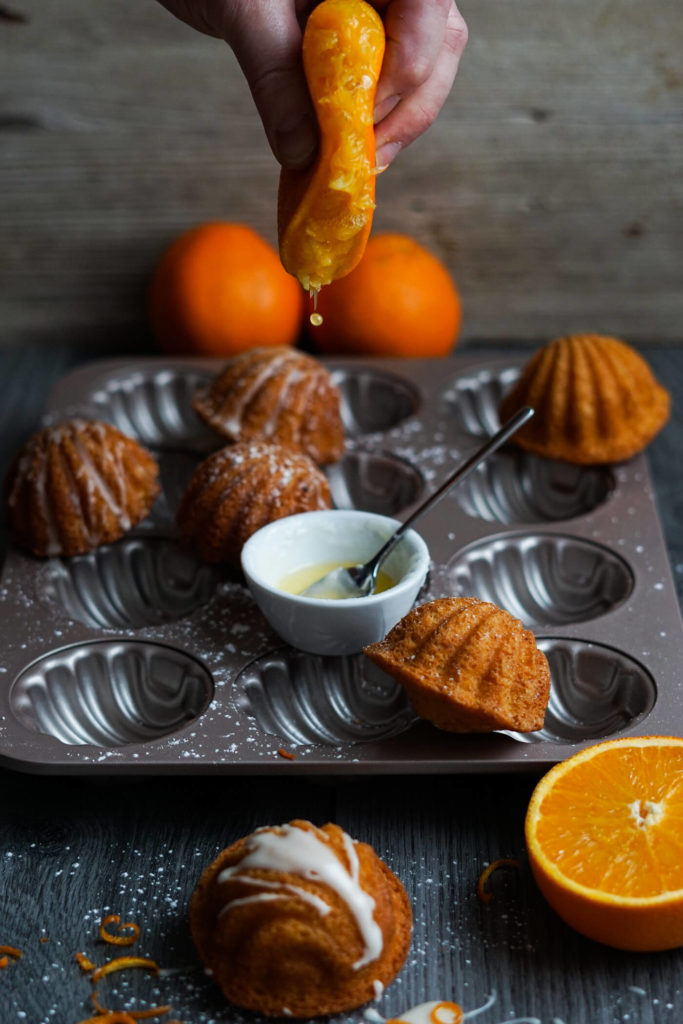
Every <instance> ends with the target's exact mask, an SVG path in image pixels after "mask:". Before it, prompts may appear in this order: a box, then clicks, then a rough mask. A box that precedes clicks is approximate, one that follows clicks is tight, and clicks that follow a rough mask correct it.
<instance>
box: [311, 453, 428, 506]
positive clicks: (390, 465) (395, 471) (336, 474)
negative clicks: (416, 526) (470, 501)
mask: <svg viewBox="0 0 683 1024" xmlns="http://www.w3.org/2000/svg"><path fill="white" fill-rule="evenodd" d="M325 472H326V475H327V479H328V481H329V484H330V492H331V494H332V500H333V502H334V504H335V506H336V507H337V508H358V509H362V510H363V511H365V512H378V513H380V514H381V515H387V516H395V515H398V514H399V513H400V512H402V511H403V510H404V509H406V508H408V506H409V505H412V504H413V503H414V502H415V501H417V499H418V498H419V497H420V495H421V494H422V492H423V490H424V480H423V479H422V476H421V474H420V472H419V471H418V470H417V469H416V468H415V466H413V465H411V464H410V463H409V462H406V460H405V459H400V458H398V457H397V456H396V455H392V453H391V452H374V451H364V450H363V449H352V450H348V451H346V452H345V454H344V455H342V457H341V459H340V460H339V462H335V463H334V464H333V465H331V466H327V467H326V468H325Z"/></svg>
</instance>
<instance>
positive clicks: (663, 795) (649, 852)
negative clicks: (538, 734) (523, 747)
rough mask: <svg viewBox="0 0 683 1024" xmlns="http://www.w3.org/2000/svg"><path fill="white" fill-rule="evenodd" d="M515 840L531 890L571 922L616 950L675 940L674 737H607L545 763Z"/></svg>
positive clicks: (678, 896)
mask: <svg viewBox="0 0 683 1024" xmlns="http://www.w3.org/2000/svg"><path fill="white" fill-rule="evenodd" d="M525 837H526V843H527V850H528V853H529V859H530V863H531V869H532V871H533V874H534V877H535V879H536V882H537V883H538V886H539V888H540V890H541V892H542V893H543V895H544V896H545V898H546V899H547V901H548V903H549V904H550V905H551V907H553V909H554V910H555V911H556V912H557V913H558V914H559V916H560V917H561V918H562V919H563V920H564V921H565V922H566V923H567V924H568V925H570V926H571V927H572V928H575V929H576V930H577V931H578V932H581V933H582V934H583V935H586V936H588V938H591V939H595V940H596V941H597V942H603V943H606V944H607V945H609V946H615V947H616V948H618V949H628V950H640V951H648V952H652V951H655V950H662V949H673V948H675V947H677V946H681V945H683V738H680V737H676V736H645V737H625V738H621V739H615V740H608V741H606V742H604V743H598V744H595V745H593V746H590V747H587V748H586V749H584V750H581V751H579V752H578V753H577V754H574V756H573V757H570V758H568V760H566V761H563V762H561V763H560V764H557V765H555V767H554V768H551V769H550V771H549V772H548V773H547V774H546V775H545V776H544V777H543V778H542V779H541V781H540V782H539V783H538V785H537V786H536V789H535V790H534V792H533V795H532V797H531V801H530V803H529V808H528V811H527V816H526V822H525Z"/></svg>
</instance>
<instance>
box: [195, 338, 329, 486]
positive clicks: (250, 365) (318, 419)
mask: <svg viewBox="0 0 683 1024" xmlns="http://www.w3.org/2000/svg"><path fill="white" fill-rule="evenodd" d="M193 407H194V410H195V412H196V413H197V415H198V416H199V417H200V419H202V420H203V421H204V423H206V424H207V426H209V427H210V428H211V429H212V430H214V431H215V432H216V433H217V434H220V435H221V437H224V438H225V439H226V440H228V441H249V440H252V439H254V438H262V439H264V440H267V441H277V442H279V443H281V444H286V445H289V446H290V447H292V448H297V449H298V450H299V451H302V452H305V453H306V454H307V455H310V457H311V458H312V459H313V460H314V462H317V463H318V465H320V466H324V465H327V464H328V463H330V462H336V460H337V459H338V458H339V457H340V456H341V455H342V454H343V452H344V447H345V443H344V428H343V425H342V419H341V411H340V410H341V398H340V394H339V389H338V387H337V386H336V384H335V383H334V381H333V380H332V377H331V375H330V373H329V371H328V370H327V369H326V367H324V366H323V365H322V363H319V362H318V360H317V359H314V358H313V357H312V356H309V355H306V354H305V353H304V352H299V351H296V350H295V349H292V348H288V347H276V348H257V349H250V350H249V351H248V352H243V353H241V354H240V355H238V356H236V357H235V358H234V359H231V360H230V362H229V363H228V364H227V366H226V367H225V368H224V369H223V371H222V372H221V373H220V374H219V375H218V376H217V377H216V378H214V380H212V381H211V382H210V383H209V384H208V386H202V387H200V388H199V389H198V391H197V394H196V395H195V398H194V402H193Z"/></svg>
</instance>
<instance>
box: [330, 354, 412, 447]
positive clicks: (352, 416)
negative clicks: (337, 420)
mask: <svg viewBox="0 0 683 1024" xmlns="http://www.w3.org/2000/svg"><path fill="white" fill-rule="evenodd" d="M332 379H333V380H334V382H335V384H336V385H337V387H338V388H339V391H340V394H341V416H342V422H343V424H344V430H345V432H346V435H347V437H358V436H360V435H361V434H373V433H375V432H376V431H379V430H382V431H386V430H390V429H391V428H392V427H396V426H398V424H399V423H402V422H403V420H406V419H408V417H410V416H412V415H413V413H415V412H416V411H417V408H418V406H419V404H420V402H419V397H418V393H417V391H416V390H415V388H414V387H413V386H412V385H411V384H409V383H408V381H406V380H402V379H401V378H400V377H396V376H394V375H393V374H390V373H379V372H377V371H376V370H334V371H333V373H332Z"/></svg>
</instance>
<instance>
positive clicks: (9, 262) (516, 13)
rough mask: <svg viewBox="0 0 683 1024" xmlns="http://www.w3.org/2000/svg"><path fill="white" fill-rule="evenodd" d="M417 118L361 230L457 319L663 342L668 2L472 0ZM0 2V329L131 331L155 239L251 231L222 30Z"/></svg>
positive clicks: (242, 133) (271, 214) (254, 131)
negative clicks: (465, 40) (421, 119)
mask: <svg viewBox="0 0 683 1024" xmlns="http://www.w3.org/2000/svg"><path fill="white" fill-rule="evenodd" d="M462 6H463V10H464V14H465V16H466V18H467V20H468V24H469V27H470V44H469V47H468V50H467V53H466V55H465V58H464V59H463V62H462V67H461V70H460V73H459V76H458V80H457V83H456V87H455V88H454V90H453V92H452V94H451V96H450V97H449V100H448V101H447V103H446V106H445V107H444V109H443V111H442V113H441V115H440V117H439V118H438V120H437V122H436V123H435V124H434V125H433V127H432V128H431V129H430V131H429V132H428V133H427V135H425V136H424V137H423V138H422V139H420V140H419V141H418V142H416V143H415V144H414V145H413V146H411V147H410V148H409V149H408V150H407V151H406V152H405V153H404V154H402V155H401V156H400V158H399V159H398V160H397V161H396V163H395V164H394V165H393V166H392V168H391V169H390V171H389V172H388V173H387V174H386V175H384V176H383V177H382V178H380V179H379V182H378V207H377V215H376V228H377V229H378V230H379V229H382V230H384V229H390V230H401V231H407V232H410V233H412V234H414V235H415V236H417V237H418V238H419V239H420V240H422V241H423V242H424V243H425V244H427V245H429V246H430V247H431V248H433V249H434V251H435V252H436V253H437V254H438V255H439V256H441V257H442V258H443V259H444V260H445V261H446V262H447V264H448V266H449V267H450V269H451V270H452V271H453V273H454V275H455V277H456V280H457V282H458V284H459V286H460V289H461V291H462V294H463V298H464V306H465V320H464V326H463V339H464V341H465V342H467V341H480V340H491V339H506V340H507V339H517V340H520V341H527V342H535V341H542V340H545V339H546V338H547V337H549V336H553V335H555V334H558V333H565V332H568V331H573V330H582V329H590V330H598V331H605V332H610V333H615V334H620V335H623V336H624V337H625V338H626V339H627V340H630V341H642V342H644V343H648V342H652V341H656V340H660V341H661V340H672V341H675V342H678V341H680V340H681V328H680V324H681V321H682V320H683V288H682V287H681V285H682V283H683V281H682V263H683V261H682V260H681V246H680V232H681V223H682V214H683V183H682V181H681V176H680V163H681V156H682V155H683V118H682V117H681V112H682V109H683V75H682V74H681V72H680V62H679V55H680V52H681V49H683V19H681V18H680V16H679V12H678V10H677V7H676V5H671V4H669V3H667V0H653V3H652V4H648V5H644V4H641V3H638V2H637V0H620V2H619V3H616V2H615V0H598V2H590V3H589V2H588V0H577V2H575V3H573V4H570V5H567V4H560V3H558V2H557V0H556V2H554V3H551V4H545V5H543V4H540V3H539V2H538V0H516V2H515V3H501V2H500V0H480V2H478V3H477V4H471V5H468V4H467V3H464V4H463V5H462ZM15 8H16V10H17V11H18V12H19V13H21V14H24V15H25V16H26V18H27V19H28V20H27V21H26V22H25V23H21V22H6V21H0V52H2V60H1V61H0V232H1V237H2V246H0V323H1V324H2V326H3V330H2V333H1V334H0V344H10V343H12V342H13V341H19V342H23V341H29V340H37V341H40V342H55V341H58V340H59V341H73V340H74V339H77V340H78V341H79V342H82V343H84V344H88V345H91V346H92V347H93V348H97V347H98V346H103V345H112V344H115V345H117V346H118V348H119V350H120V351H123V350H130V349H136V348H140V347H142V346H144V345H145V344H149V334H148V328H147V321H146V316H145V302H144V296H145V288H146V284H147V281H148V278H149V274H150V271H151V269H152V267H153V266H154V264H155V261H156V260H157V259H158V257H159V255H160V253H161V252H162V251H163V248H164V247H165V246H166V244H167V243H168V242H169V241H170V240H171V239H172V238H173V237H174V236H175V235H176V234H178V233H179V232H180V231H182V230H183V229H185V228H187V227H189V226H191V225H194V224H196V223H199V222H201V221H204V220H210V219H230V220H244V221H247V222H248V223H250V224H251V225H252V226H254V227H255V228H256V229H257V230H259V231H260V232H261V233H262V234H263V235H264V236H265V237H266V238H268V239H269V240H270V241H274V240H275V195H276V188H277V176H278V174H277V166H276V164H275V161H274V160H273V158H272V156H271V154H270V151H269V149H268V146H267V144H266V142H265V137H264V135H263V132H262V130H261V127H260V122H259V120H258V117H257V115H256V112H255V108H254V105H253V102H252V100H251V97H250V95H249V91H248V88H247V86H246V84H245V82H244V80H243V78H242V75H241V72H240V71H239V68H238V67H237V64H236V62H235V60H234V58H233V57H232V54H231V53H230V51H229V50H228V48H227V47H226V46H225V45H224V44H222V43H221V42H219V41H217V40H214V39H209V38H206V37H203V36H201V35H199V34H198V33H196V32H193V31H192V30H190V29H189V28H187V27H186V26H184V25H182V24H181V23H179V22H177V21H176V20H174V19H173V18H172V17H171V16H170V15H169V14H168V13H167V12H166V11H164V10H163V9H162V8H161V7H160V6H159V5H157V4H154V3H153V2H151V0H150V2H148V3H146V4H140V3H138V2H136V0H121V2H120V3H116V4H104V5H102V4H92V3H88V2H87V0H63V2H61V3H60V4H44V3H41V2H40V0H16V3H15Z"/></svg>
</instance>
